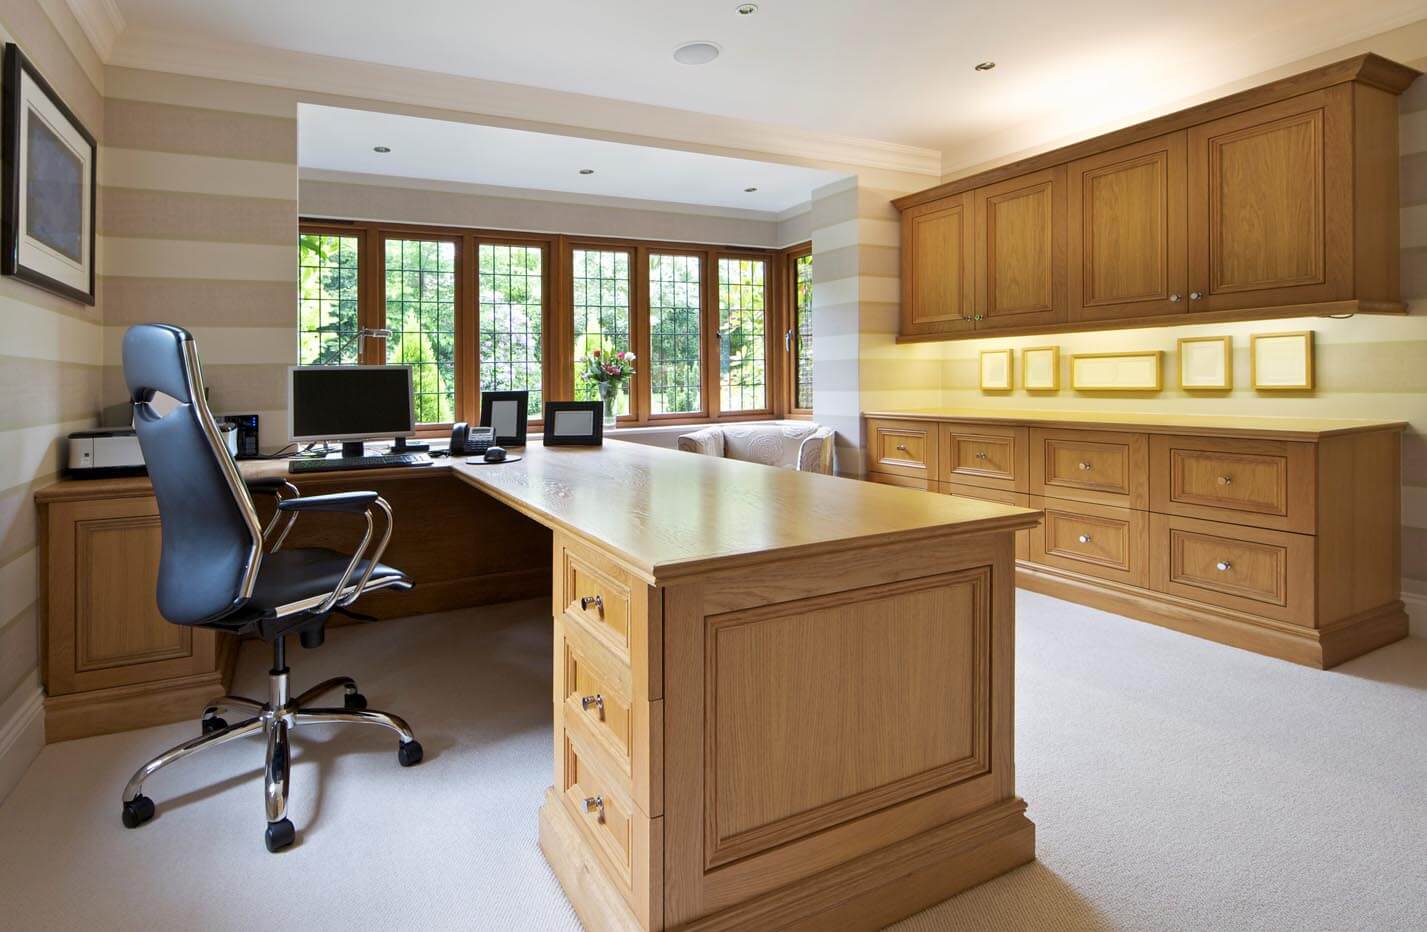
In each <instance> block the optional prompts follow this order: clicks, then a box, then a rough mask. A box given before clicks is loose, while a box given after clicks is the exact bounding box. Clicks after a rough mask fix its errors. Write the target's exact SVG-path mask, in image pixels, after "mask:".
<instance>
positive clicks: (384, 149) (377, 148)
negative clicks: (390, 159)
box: [372, 146, 391, 155]
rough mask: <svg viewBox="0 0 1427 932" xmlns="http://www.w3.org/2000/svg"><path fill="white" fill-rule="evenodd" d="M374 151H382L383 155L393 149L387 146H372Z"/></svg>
mask: <svg viewBox="0 0 1427 932" xmlns="http://www.w3.org/2000/svg"><path fill="white" fill-rule="evenodd" d="M372 151H373V152H380V153H382V154H383V155H385V154H386V153H388V152H390V151H391V150H390V149H388V148H387V147H386V146H372Z"/></svg>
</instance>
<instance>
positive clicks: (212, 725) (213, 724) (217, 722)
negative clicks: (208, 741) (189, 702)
mask: <svg viewBox="0 0 1427 932" xmlns="http://www.w3.org/2000/svg"><path fill="white" fill-rule="evenodd" d="M227 727H228V722H227V721H226V720H224V719H221V718H218V717H216V716H215V717H213V718H205V719H204V720H203V733H204V734H205V735H211V734H213V732H215V731H222V730H223V729H225V728H227Z"/></svg>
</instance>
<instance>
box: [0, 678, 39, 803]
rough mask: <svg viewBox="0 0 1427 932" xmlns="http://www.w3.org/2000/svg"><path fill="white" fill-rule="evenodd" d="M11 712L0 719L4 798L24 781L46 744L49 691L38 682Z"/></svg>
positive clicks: (0, 782) (0, 778) (0, 792)
mask: <svg viewBox="0 0 1427 932" xmlns="http://www.w3.org/2000/svg"><path fill="white" fill-rule="evenodd" d="M33 689H34V691H33V692H32V693H31V694H30V696H29V698H27V699H25V700H24V701H23V702H21V703H20V707H19V708H18V709H16V710H15V712H14V713H13V714H12V715H11V716H10V720H9V721H8V722H0V802H4V801H5V797H7V796H9V795H10V791H11V790H13V789H14V788H15V786H16V785H17V784H18V783H19V782H20V778H21V777H23V776H24V775H25V771H26V770H28V769H29V768H30V764H32V763H34V760H35V758H36V757H39V756H40V751H41V750H43V749H44V746H45V716H44V711H45V694H44V690H42V689H40V688H39V687H38V686H35V687H33Z"/></svg>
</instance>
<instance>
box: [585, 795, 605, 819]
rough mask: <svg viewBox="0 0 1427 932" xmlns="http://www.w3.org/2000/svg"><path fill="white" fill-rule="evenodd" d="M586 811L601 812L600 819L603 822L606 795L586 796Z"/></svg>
mask: <svg viewBox="0 0 1427 932" xmlns="http://www.w3.org/2000/svg"><path fill="white" fill-rule="evenodd" d="M585 811H586V812H595V813H598V814H599V820H600V821H601V822H603V821H604V797H603V796H586V797H585Z"/></svg>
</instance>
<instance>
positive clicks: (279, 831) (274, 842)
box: [263, 819, 297, 853]
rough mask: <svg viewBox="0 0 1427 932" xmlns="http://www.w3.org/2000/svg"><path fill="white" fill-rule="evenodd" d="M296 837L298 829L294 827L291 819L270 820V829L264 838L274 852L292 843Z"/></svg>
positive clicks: (269, 848)
mask: <svg viewBox="0 0 1427 932" xmlns="http://www.w3.org/2000/svg"><path fill="white" fill-rule="evenodd" d="M296 838H297V830H296V829H294V828H293V827H292V820H291V819H282V820H280V821H277V822H269V823H268V830H267V831H266V832H265V833H264V834H263V840H264V841H266V842H267V845H268V850H269V851H272V852H274V853H276V852H278V851H281V850H282V849H283V848H286V847H287V846H288V845H290V844H292V843H293V841H294V840H296Z"/></svg>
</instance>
